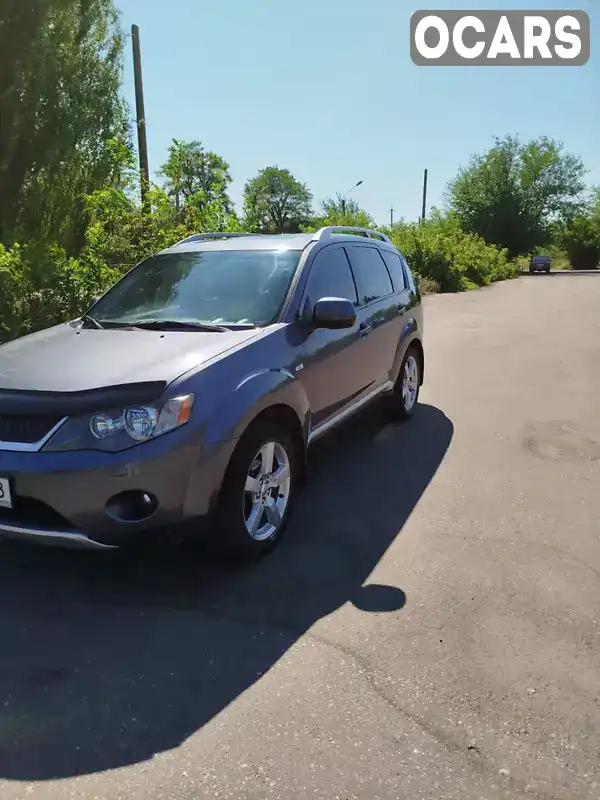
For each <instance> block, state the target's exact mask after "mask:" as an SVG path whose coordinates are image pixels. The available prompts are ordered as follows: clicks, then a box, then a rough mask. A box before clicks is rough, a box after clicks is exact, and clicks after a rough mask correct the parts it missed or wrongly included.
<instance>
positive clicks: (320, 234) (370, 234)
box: [314, 225, 390, 242]
mask: <svg viewBox="0 0 600 800" xmlns="http://www.w3.org/2000/svg"><path fill="white" fill-rule="evenodd" d="M336 233H337V234H339V233H349V234H353V233H358V234H360V235H361V236H365V237H367V238H368V239H379V240H380V241H382V242H390V237H389V236H386V235H385V233H381V231H371V230H369V229H368V228H356V227H354V226H353V225H329V226H328V227H327V228H321V229H320V230H318V231H317V232H316V233H315V235H314V238H315V240H321V239H329V238H330V237H331V236H335V234H336Z"/></svg>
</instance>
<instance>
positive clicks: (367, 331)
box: [358, 322, 373, 339]
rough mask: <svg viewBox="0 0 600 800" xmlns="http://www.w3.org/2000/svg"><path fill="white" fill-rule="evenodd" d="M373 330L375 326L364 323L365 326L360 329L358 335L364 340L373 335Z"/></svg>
mask: <svg viewBox="0 0 600 800" xmlns="http://www.w3.org/2000/svg"><path fill="white" fill-rule="evenodd" d="M372 330H373V326H372V325H371V323H370V322H363V324H362V325H361V326H360V327H359V329H358V334H359V336H360V337H361V339H364V338H365V337H366V336H368V335H369V334H370V333H371V331H372Z"/></svg>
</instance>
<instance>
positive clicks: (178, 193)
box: [160, 139, 232, 212]
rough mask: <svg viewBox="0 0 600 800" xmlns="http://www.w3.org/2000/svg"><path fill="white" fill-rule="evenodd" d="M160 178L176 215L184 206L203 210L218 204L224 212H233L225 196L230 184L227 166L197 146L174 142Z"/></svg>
mask: <svg viewBox="0 0 600 800" xmlns="http://www.w3.org/2000/svg"><path fill="white" fill-rule="evenodd" d="M160 174H161V175H162V176H163V177H164V178H166V187H165V188H166V189H167V191H168V193H169V195H170V196H171V197H172V198H173V200H174V202H175V206H176V208H177V211H180V210H181V207H182V206H183V205H184V204H193V205H195V206H197V207H198V208H199V209H202V208H203V207H204V206H206V205H207V204H208V203H212V202H214V201H218V202H220V203H221V204H222V206H223V208H224V209H225V210H226V211H227V212H230V211H231V210H232V203H231V200H230V198H229V195H228V194H227V191H228V188H229V185H230V183H231V174H230V172H229V164H228V163H227V162H226V161H225V160H224V159H223V158H221V156H219V155H217V154H216V153H213V152H212V151H210V150H205V149H204V147H203V146H202V144H201V143H200V142H198V141H194V142H183V141H180V140H179V139H173V141H172V142H171V145H170V146H169V157H168V159H167V160H166V162H165V163H164V164H163V166H162V167H161V170H160Z"/></svg>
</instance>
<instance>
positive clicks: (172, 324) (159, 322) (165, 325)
mask: <svg viewBox="0 0 600 800" xmlns="http://www.w3.org/2000/svg"><path fill="white" fill-rule="evenodd" d="M128 324H129V325H131V326H132V327H135V328H149V329H150V330H155V331H160V330H168V329H171V330H182V331H186V330H187V331H189V330H193V331H217V332H219V333H226V332H227V331H228V330H229V329H228V328H225V327H224V326H223V325H213V324H212V323H210V322H196V321H194V320H183V319H139V320H134V321H133V322H130V323H128Z"/></svg>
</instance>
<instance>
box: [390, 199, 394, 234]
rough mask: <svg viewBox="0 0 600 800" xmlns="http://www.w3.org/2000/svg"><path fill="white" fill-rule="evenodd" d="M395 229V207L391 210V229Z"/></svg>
mask: <svg viewBox="0 0 600 800" xmlns="http://www.w3.org/2000/svg"><path fill="white" fill-rule="evenodd" d="M393 227H394V206H393V205H392V207H391V208H390V228H393Z"/></svg>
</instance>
